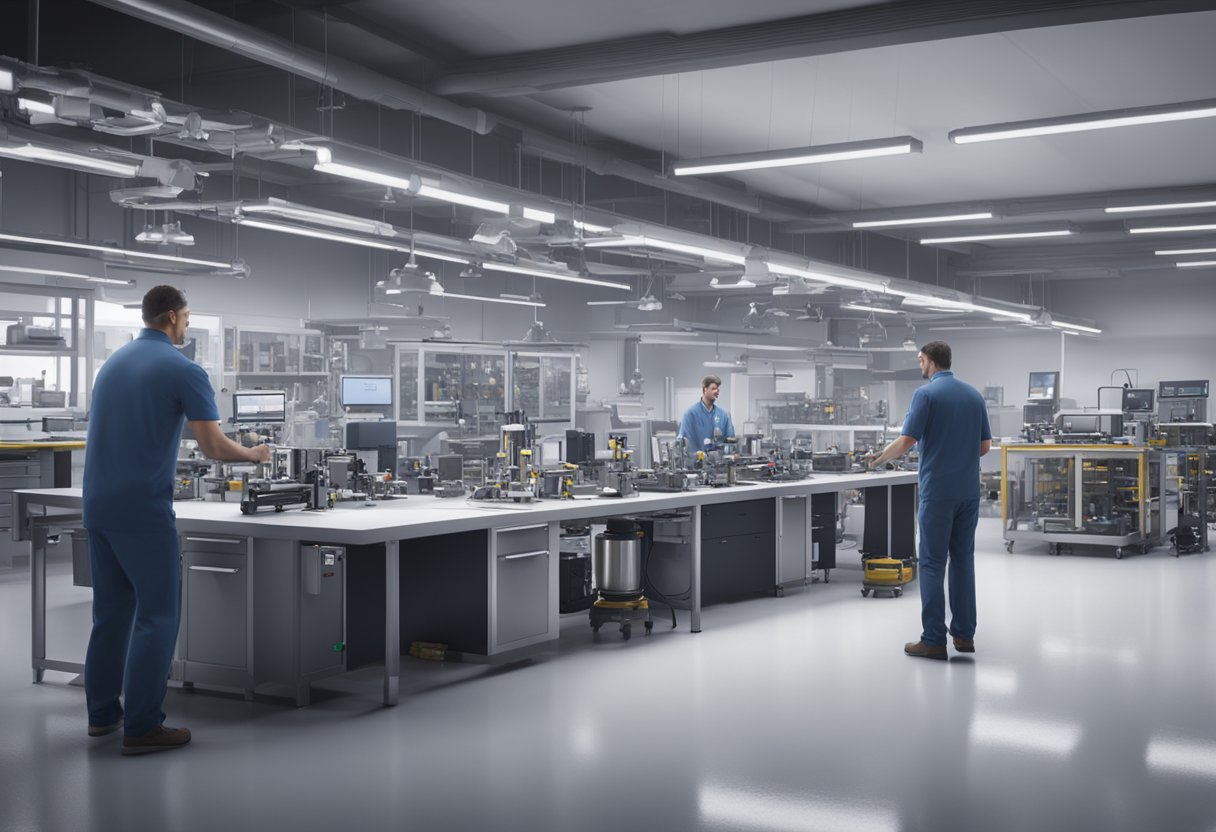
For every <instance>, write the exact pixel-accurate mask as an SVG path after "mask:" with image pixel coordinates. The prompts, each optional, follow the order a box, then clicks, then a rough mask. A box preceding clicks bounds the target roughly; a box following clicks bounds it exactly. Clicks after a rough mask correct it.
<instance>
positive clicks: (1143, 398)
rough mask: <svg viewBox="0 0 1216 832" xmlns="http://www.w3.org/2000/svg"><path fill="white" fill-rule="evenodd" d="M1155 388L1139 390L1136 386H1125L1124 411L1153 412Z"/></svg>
mask: <svg viewBox="0 0 1216 832" xmlns="http://www.w3.org/2000/svg"><path fill="white" fill-rule="evenodd" d="M1154 392H1155V391H1153V390H1137V389H1136V388H1134V387H1125V388H1123V412H1124V413H1152V412H1153V393H1154Z"/></svg>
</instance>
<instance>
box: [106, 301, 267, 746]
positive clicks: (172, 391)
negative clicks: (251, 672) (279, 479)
mask: <svg viewBox="0 0 1216 832" xmlns="http://www.w3.org/2000/svg"><path fill="white" fill-rule="evenodd" d="M142 312H143V320H144V325H145V327H146V328H145V329H144V330H143V331H142V332H140V334H139V336H138V337H137V338H136V339H135V340H133V341H132V342H131V343H129V344H126V345H124V346H123V347H122V348H121V349H119V350H118V351H116V352H115V353H114V354H113V355H112V356H110V357H109V358H108V359H107V360H106V363H105V364H104V365H103V366H102V368H101V370H100V371H98V373H97V378H96V380H95V381H94V384H93V395H92V406H91V408H90V412H89V436H88V443H87V445H86V448H85V464H84V525H85V527H86V528H87V529H88V532H89V564H90V566H91V567H92V570H93V632H92V635H91V637H90V638H89V648H88V653H87V654H86V656H85V671H84V688H85V697H86V699H87V701H88V710H89V736H91V737H100V736H105V735H106V734H111V733H113V732H115V731H117V730H118V729H119V728H125V730H124V737H123V747H122V753H123V754H145V753H148V752H150V751H162V750H164V749H168V748H176V747H179V746H182V745H185V744H186V743H187V742H189V741H190V731H189V730H187V729H185V728H166V727H165V726H164V724H163V723H164V719H165V714H164V712H163V711H162V710H161V706H162V705H163V704H164V699H165V687H166V680H167V679H168V677H169V666H170V663H171V662H172V660H173V647H174V644H175V643H176V641H177V628H178V620H179V614H180V606H181V605H180V601H181V562H180V557H179V554H178V546H177V529H176V528H175V526H174V520H175V517H176V516H175V515H174V513H173V477H174V473H175V470H176V463H177V448H178V443H179V442H180V440H181V435H182V425H183V423H184V422H186V421H187V420H189V422H190V427H191V429H192V430H193V431H194V435H195V437H196V438H197V439H198V443H199V448H200V449H202V451H203V453H205V454H207V456H209V457H212V458H213V459H220V460H227V461H242V460H245V461H249V462H265V461H268V460H269V459H270V448H269V447H268V446H266V445H262V446H259V447H256V448H245V447H243V446H241V445H239V444H237V443H236V442H233V441H232V440H230V439H228V437H226V436H224V434H223V432H222V431H221V430H220V425H219V418H220V416H219V412H218V411H217V410H216V406H215V395H214V394H213V393H212V391H211V382H210V381H209V380H208V378H207V373H206V372H205V371H204V370H203V368H202V367H200V366H199V365H197V364H195V363H194V362H193V361H191V360H190V359H188V358H186V357H185V356H184V355H182V353H180V352H179V351H178V350H177V349H175V348H174V345H175V344H176V345H179V346H180V345H181V344H183V343H185V335H186V327H187V326H189V324H190V310H189V309H188V308H187V306H186V297H185V295H183V294H182V293H181V291H179V290H178V289H176V288H174V287H172V286H157V287H156V288H154V289H151V290H150V291H149V292H148V293H147V294H146V295H144V299H143V310H142ZM132 625H134V626H132ZM120 694H121V695H122V701H121V702H120V701H119V696H120Z"/></svg>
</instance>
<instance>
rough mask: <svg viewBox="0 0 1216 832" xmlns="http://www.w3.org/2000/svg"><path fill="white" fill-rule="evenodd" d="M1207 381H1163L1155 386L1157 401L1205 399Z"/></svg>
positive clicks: (1206, 395)
mask: <svg viewBox="0 0 1216 832" xmlns="http://www.w3.org/2000/svg"><path fill="white" fill-rule="evenodd" d="M1207 397H1208V380H1207V379H1195V380H1192V381H1163V382H1161V383H1160V384H1158V385H1157V398H1158V399H1206V398H1207Z"/></svg>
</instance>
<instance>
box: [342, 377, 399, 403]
mask: <svg viewBox="0 0 1216 832" xmlns="http://www.w3.org/2000/svg"><path fill="white" fill-rule="evenodd" d="M392 403H393V377H392V376H342V406H343V407H384V406H387V405H391V404H392Z"/></svg>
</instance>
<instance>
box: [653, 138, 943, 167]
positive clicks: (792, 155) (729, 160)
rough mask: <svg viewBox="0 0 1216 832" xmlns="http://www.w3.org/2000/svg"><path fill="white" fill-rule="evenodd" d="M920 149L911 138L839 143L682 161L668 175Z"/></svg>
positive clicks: (830, 159) (858, 156)
mask: <svg viewBox="0 0 1216 832" xmlns="http://www.w3.org/2000/svg"><path fill="white" fill-rule="evenodd" d="M922 147H923V145H922V144H921V142H920V140H919V139H914V138H912V137H911V136H895V137H893V138H890V139H873V140H870V141H864V142H842V143H840V144H824V145H817V146H813V147H791V148H786V149H784V150H764V151H760V152H758V153H735V154H731V155H727V156H708V157H705V158H703V159H685V160H684V161H681V162H676V163H675V164H674V165H672V169H671V172H672V173H673V174H674V175H676V176H697V175H699V174H707V173H729V172H731V171H739V170H760V169H763V168H785V167H793V166H796V165H815V164H820V163H823V162H843V161H847V160H849V159H869V158H873V157H875V156H902V155H905V154H908V153H920V152H921V148H922Z"/></svg>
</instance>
